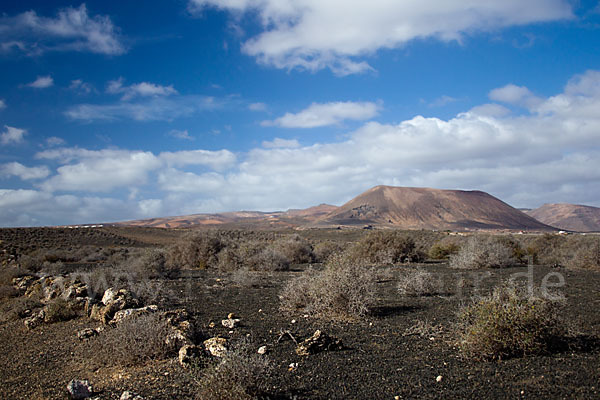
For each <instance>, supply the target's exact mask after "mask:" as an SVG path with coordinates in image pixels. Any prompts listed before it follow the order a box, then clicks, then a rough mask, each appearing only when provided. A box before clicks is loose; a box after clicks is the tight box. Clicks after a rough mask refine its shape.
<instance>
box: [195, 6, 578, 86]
mask: <svg viewBox="0 0 600 400" xmlns="http://www.w3.org/2000/svg"><path fill="white" fill-rule="evenodd" d="M207 7H213V8H218V9H221V10H226V11H230V12H232V13H235V14H236V15H237V16H238V17H239V16H240V15H244V13H245V14H246V15H253V16H254V15H256V16H257V17H258V19H259V22H260V24H261V25H262V32H260V33H259V34H257V35H256V36H254V37H251V38H250V39H248V40H247V41H246V42H245V43H244V44H243V51H244V52H245V53H246V54H248V55H251V56H254V57H256V58H257V60H258V61H259V62H261V63H264V64H268V65H272V66H275V67H277V68H285V69H293V68H301V69H306V70H309V71H316V70H320V69H324V68H329V69H331V70H332V71H333V72H334V73H335V74H337V75H348V74H354V73H361V72H365V71H368V70H370V69H372V68H371V67H370V66H369V64H367V63H366V62H365V61H361V60H359V58H360V57H364V56H368V55H371V54H373V53H374V52H376V51H377V50H379V49H384V48H387V49H389V48H398V47H401V46H403V45H405V44H407V43H409V42H410V41H413V40H416V39H425V38H435V39H438V40H442V41H452V40H456V41H461V39H462V38H463V36H465V35H468V34H473V33H475V32H478V31H492V30H496V29H499V28H504V27H509V26H515V25H525V24H530V23H536V22H546V21H555V20H561V19H567V18H572V16H573V14H572V9H571V5H570V4H569V2H568V1H567V0H529V1H521V0H504V1H498V0H448V1H444V2H443V4H440V2H439V1H434V0H425V1H416V0H410V1H396V0H374V1H370V2H364V1H359V0H346V1H343V2H337V1H322V0H293V1H292V0H285V1H281V0H228V1H223V0H190V1H189V8H190V9H191V10H192V11H193V12H202V11H203V10H204V9H205V8H207Z"/></svg>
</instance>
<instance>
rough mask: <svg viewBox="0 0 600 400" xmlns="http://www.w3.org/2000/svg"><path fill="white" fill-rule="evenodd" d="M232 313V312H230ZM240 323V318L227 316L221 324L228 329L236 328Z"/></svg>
mask: <svg viewBox="0 0 600 400" xmlns="http://www.w3.org/2000/svg"><path fill="white" fill-rule="evenodd" d="M229 315H231V314H229ZM239 323H240V319H238V318H227V319H224V320H222V321H221V325H223V326H224V327H225V328H227V329H233V328H236V327H237V326H238V325H239Z"/></svg>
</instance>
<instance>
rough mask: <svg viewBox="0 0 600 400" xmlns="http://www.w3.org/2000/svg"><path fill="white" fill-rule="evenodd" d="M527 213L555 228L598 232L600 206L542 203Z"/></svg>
mask: <svg viewBox="0 0 600 400" xmlns="http://www.w3.org/2000/svg"><path fill="white" fill-rule="evenodd" d="M527 214H529V215H531V216H532V217H533V218H535V219H537V220H538V221H540V222H543V223H545V224H548V225H551V226H554V227H556V228H560V229H564V230H568V231H576V232H600V208H598V207H592V206H583V205H578V204H566V203H565V204H544V205H543V206H541V207H540V208H536V209H535V210H531V211H528V212H527Z"/></svg>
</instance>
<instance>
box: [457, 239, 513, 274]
mask: <svg viewBox="0 0 600 400" xmlns="http://www.w3.org/2000/svg"><path fill="white" fill-rule="evenodd" d="M515 263H516V260H515V258H514V250H513V249H512V248H511V247H509V246H508V245H506V244H505V243H503V242H502V241H501V240H498V239H497V238H495V237H493V236H472V237H470V238H469V240H467V242H466V243H465V244H464V245H463V246H462V247H461V249H460V250H459V252H458V253H457V254H455V255H453V256H451V257H450V267H451V268H457V269H477V268H505V267H510V266H511V265H514V264H515Z"/></svg>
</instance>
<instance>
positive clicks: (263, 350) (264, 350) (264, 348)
mask: <svg viewBox="0 0 600 400" xmlns="http://www.w3.org/2000/svg"><path fill="white" fill-rule="evenodd" d="M258 354H260V355H263V354H267V346H260V347H259V348H258Z"/></svg>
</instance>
